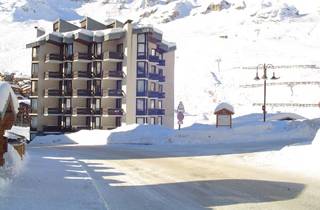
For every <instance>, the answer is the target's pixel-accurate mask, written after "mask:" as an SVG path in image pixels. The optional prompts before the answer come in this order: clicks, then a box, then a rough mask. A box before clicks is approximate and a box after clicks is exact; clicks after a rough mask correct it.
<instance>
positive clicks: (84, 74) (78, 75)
mask: <svg viewBox="0 0 320 210" xmlns="http://www.w3.org/2000/svg"><path fill="white" fill-rule="evenodd" d="M91 77H92V74H91V72H89V71H76V72H74V73H73V78H74V79H84V80H88V79H91Z"/></svg>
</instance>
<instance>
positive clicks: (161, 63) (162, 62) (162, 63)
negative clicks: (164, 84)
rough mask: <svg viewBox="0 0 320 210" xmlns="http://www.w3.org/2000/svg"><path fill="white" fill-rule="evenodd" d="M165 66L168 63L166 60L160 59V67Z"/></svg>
mask: <svg viewBox="0 0 320 210" xmlns="http://www.w3.org/2000/svg"><path fill="white" fill-rule="evenodd" d="M165 65H166V61H165V60H164V59H159V61H158V66H165Z"/></svg>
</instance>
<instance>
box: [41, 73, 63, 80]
mask: <svg viewBox="0 0 320 210" xmlns="http://www.w3.org/2000/svg"><path fill="white" fill-rule="evenodd" d="M62 78H63V74H62V73H61V72H55V71H49V72H45V73H44V79H45V80H60V79H62Z"/></svg>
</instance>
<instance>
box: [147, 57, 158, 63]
mask: <svg viewBox="0 0 320 210" xmlns="http://www.w3.org/2000/svg"><path fill="white" fill-rule="evenodd" d="M148 60H149V61H150V62H154V63H158V62H159V56H156V55H149V57H148Z"/></svg>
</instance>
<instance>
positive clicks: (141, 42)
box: [137, 33, 147, 59]
mask: <svg viewBox="0 0 320 210" xmlns="http://www.w3.org/2000/svg"><path fill="white" fill-rule="evenodd" d="M137 51H138V53H137V56H138V59H146V55H147V39H146V34H144V33H143V34H138V46H137Z"/></svg>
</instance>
